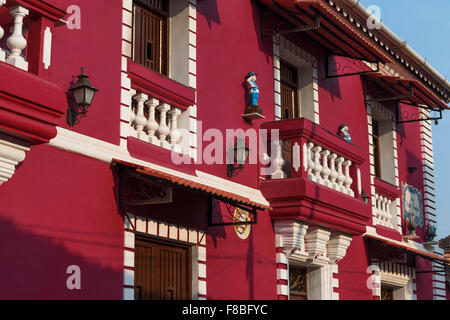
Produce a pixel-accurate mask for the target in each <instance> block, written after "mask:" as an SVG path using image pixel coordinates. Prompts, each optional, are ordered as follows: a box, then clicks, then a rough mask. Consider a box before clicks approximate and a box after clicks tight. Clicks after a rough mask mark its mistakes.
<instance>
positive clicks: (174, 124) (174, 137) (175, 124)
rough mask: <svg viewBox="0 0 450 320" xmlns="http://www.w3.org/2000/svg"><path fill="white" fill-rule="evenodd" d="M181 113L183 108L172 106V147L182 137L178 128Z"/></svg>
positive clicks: (170, 136)
mask: <svg viewBox="0 0 450 320" xmlns="http://www.w3.org/2000/svg"><path fill="white" fill-rule="evenodd" d="M180 114H181V110H180V109H178V108H172V110H170V112H169V116H170V123H169V128H170V132H169V140H170V144H171V145H172V148H174V147H175V146H176V145H177V144H178V142H179V141H180V139H181V133H180V130H178V117H179V116H180Z"/></svg>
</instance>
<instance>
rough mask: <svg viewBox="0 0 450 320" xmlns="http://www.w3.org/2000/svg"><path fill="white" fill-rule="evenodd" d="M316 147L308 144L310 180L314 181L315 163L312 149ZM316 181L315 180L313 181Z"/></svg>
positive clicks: (310, 143)
mask: <svg viewBox="0 0 450 320" xmlns="http://www.w3.org/2000/svg"><path fill="white" fill-rule="evenodd" d="M313 147H314V143H312V142H309V143H308V156H307V158H308V170H307V171H308V179H309V180H313V179H314V175H313V173H312V170H313V169H314V161H313V152H312V148H313ZM313 181H314V180H313Z"/></svg>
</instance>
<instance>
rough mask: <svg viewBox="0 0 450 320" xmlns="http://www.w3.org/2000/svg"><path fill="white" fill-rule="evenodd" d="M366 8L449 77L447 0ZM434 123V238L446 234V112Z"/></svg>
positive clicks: (385, 0)
mask: <svg viewBox="0 0 450 320" xmlns="http://www.w3.org/2000/svg"><path fill="white" fill-rule="evenodd" d="M360 2H361V3H362V4H363V5H364V6H365V7H366V8H367V7H369V6H370V5H377V6H379V7H380V9H381V19H382V22H383V23H384V24H385V25H386V26H387V27H388V28H389V29H391V30H392V31H393V32H394V33H395V34H397V36H399V37H400V38H401V39H402V40H406V41H407V42H408V44H409V46H410V47H411V48H413V49H414V50H415V51H416V52H417V53H418V54H420V55H421V56H422V57H424V58H427V61H428V62H429V63H430V64H431V65H432V66H433V67H434V68H435V69H436V70H437V71H439V73H441V74H442V75H443V76H447V78H448V79H450V41H449V40H450V19H449V17H448V13H449V12H450V1H448V0H427V1H423V0H394V1H393V0H361V1H360ZM443 118H444V119H443V120H441V121H440V122H439V125H438V126H435V125H434V124H433V147H434V162H435V177H436V189H437V190H436V191H437V192H436V201H437V208H436V209H437V215H438V219H437V220H438V221H437V222H438V237H437V239H441V238H444V237H446V236H448V235H449V234H450V194H449V189H450V162H449V161H448V160H449V159H450V148H449V145H450V141H448V137H449V136H450V111H447V112H444V114H443Z"/></svg>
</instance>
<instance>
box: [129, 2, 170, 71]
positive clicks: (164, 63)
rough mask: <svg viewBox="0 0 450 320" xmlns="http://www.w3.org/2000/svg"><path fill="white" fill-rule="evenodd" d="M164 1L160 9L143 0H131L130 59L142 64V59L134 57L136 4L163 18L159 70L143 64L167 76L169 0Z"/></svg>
mask: <svg viewBox="0 0 450 320" xmlns="http://www.w3.org/2000/svg"><path fill="white" fill-rule="evenodd" d="M162 1H164V4H165V10H163V11H161V10H158V9H157V8H154V7H151V6H148V5H146V4H145V3H144V2H143V1H141V0H133V12H132V14H133V18H132V24H133V25H132V32H133V39H132V44H131V54H132V57H131V59H132V60H133V61H135V62H137V63H139V64H141V65H144V64H143V63H142V61H139V60H137V58H136V41H137V38H136V27H137V26H136V6H139V7H140V8H142V9H144V10H147V11H149V12H150V13H152V14H154V15H158V16H160V17H162V18H163V19H164V24H165V26H163V29H164V30H163V31H164V32H163V37H162V38H163V39H161V40H160V42H161V44H160V45H161V48H162V49H161V53H160V56H161V65H160V70H155V69H152V68H149V67H147V66H145V65H144V66H145V67H146V68H148V69H150V70H152V71H155V72H157V73H160V74H162V75H164V76H169V59H170V57H169V52H170V47H169V46H170V14H169V13H170V0H162Z"/></svg>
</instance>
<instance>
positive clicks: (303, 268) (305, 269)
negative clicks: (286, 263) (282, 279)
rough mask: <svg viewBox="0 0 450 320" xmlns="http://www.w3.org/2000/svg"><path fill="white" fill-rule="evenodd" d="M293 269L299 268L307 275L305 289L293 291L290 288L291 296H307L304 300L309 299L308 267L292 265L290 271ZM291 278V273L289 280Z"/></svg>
mask: <svg viewBox="0 0 450 320" xmlns="http://www.w3.org/2000/svg"><path fill="white" fill-rule="evenodd" d="M292 269H299V270H301V271H302V272H304V276H305V291H302V292H300V291H293V290H291V288H289V296H290V297H292V296H297V297H304V298H305V299H304V300H308V299H309V295H308V269H307V268H305V267H299V266H290V267H289V273H290V270H292ZM290 279H291V277H290V275H289V280H290ZM297 300H300V299H297Z"/></svg>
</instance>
